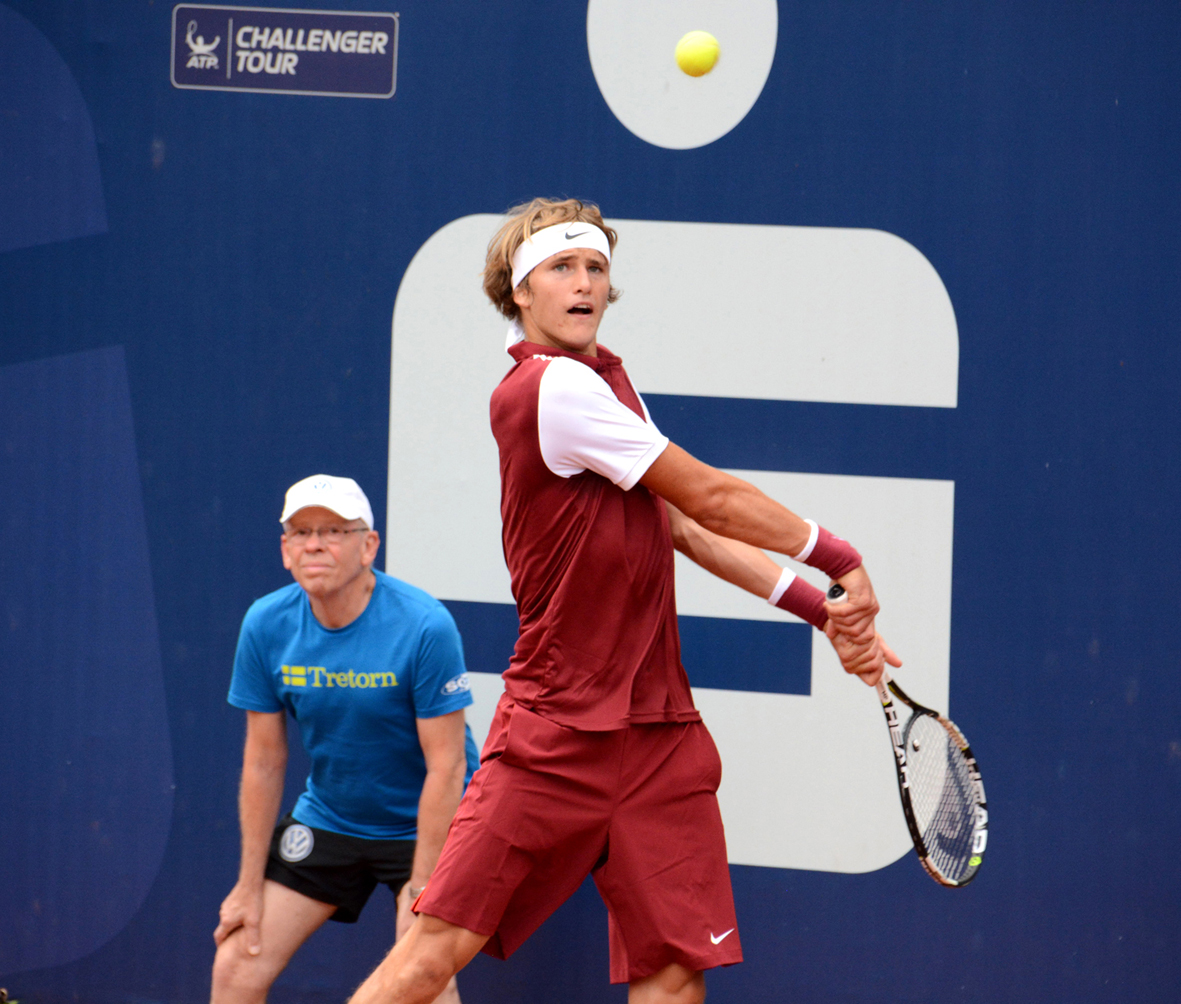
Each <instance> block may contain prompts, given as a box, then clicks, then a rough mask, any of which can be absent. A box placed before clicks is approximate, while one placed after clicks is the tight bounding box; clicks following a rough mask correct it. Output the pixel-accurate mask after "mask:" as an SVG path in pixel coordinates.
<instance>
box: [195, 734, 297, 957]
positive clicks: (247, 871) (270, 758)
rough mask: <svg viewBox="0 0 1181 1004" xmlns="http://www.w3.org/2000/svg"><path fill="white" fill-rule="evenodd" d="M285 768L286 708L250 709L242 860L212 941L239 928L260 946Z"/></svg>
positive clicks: (253, 946) (241, 792)
mask: <svg viewBox="0 0 1181 1004" xmlns="http://www.w3.org/2000/svg"><path fill="white" fill-rule="evenodd" d="M286 771H287V717H286V712H283V711H276V712H260V711H247V712H246V746H245V749H244V750H243V753H242V783H241V786H240V788H239V789H238V818H239V822H240V825H241V828H242V858H241V861H240V863H239V865H238V882H237V884H236V885H235V886H234V888H233V889H231V890H230V894H229V895H228V896H227V897H226V898H225V900H224V901H223V902H222V905H221V910H220V914H219V921H220V923H218V925H217V929H216V930H215V931H214V932H213V940H214V941H215V942H216V943H217V944H219V945H220V944H221V943H222V942H223V941H225V939H226V938H227V937H229V935H230V934H232V933H233V932H234V931H236V930H237V929H238V928H239V927H241V928H243V929H244V930H243V934H244V936H245V938H246V949H247V951H248V952H249V953H250V954H251V955H257V954H258V953H259V952H260V951H261V950H262V945H261V942H260V939H259V924H260V923H261V921H262V888H263V881H264V880H265V878H266V867H267V855H268V853H269V851H270V846H271V834H272V833H273V832H274V829H275V821H276V820H277V819H278V818H279V806H280V803H281V802H282V800H283V778H284V775H285V773H286Z"/></svg>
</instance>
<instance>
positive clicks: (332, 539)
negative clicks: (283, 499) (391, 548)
mask: <svg viewBox="0 0 1181 1004" xmlns="http://www.w3.org/2000/svg"><path fill="white" fill-rule="evenodd" d="M368 532H369V527H367V526H354V527H347V528H346V527H343V526H324V527H317V528H315V529H308V528H307V527H302V526H301V527H298V528H297V529H295V530H289V531H288V532H287V539H288V540H289V541H291V543H293V544H296V545H297V546H299V547H305V546H306V545H307V543H308V541H310V540H311V539H312V534H313V533H314V534H315V535H316V536H317V537H319V538H320V542H321V543H322V544H327V545H328V546H329V547H335V546H337V545H338V544H340V543H341V542H342V541H343V540H344V539H345V537H347V536H348V535H349V534H350V533H368Z"/></svg>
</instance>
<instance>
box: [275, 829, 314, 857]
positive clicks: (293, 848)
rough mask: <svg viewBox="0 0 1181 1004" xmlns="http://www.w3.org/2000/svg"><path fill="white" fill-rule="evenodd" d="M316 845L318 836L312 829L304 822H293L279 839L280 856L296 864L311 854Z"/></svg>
mask: <svg viewBox="0 0 1181 1004" xmlns="http://www.w3.org/2000/svg"><path fill="white" fill-rule="evenodd" d="M315 846H316V838H315V836H314V834H313V833H312V831H311V830H310V829H309V828H308V827H306V826H304V825H303V823H292V824H291V825H290V826H289V827H287V829H285V830H284V831H283V836H282V837H281V838H280V840H279V857H281V858H282V859H283V860H284V861H290V862H292V863H293V864H294V863H295V862H296V861H302V860H303V859H304V858H306V857H307V856H308V855H309V854H311V853H312V848H313V847H315Z"/></svg>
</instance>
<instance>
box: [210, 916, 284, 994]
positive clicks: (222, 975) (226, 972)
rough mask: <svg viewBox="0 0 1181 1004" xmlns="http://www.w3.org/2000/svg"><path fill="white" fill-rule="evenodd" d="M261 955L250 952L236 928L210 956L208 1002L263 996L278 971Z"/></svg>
mask: <svg viewBox="0 0 1181 1004" xmlns="http://www.w3.org/2000/svg"><path fill="white" fill-rule="evenodd" d="M272 969H273V967H272V966H271V965H269V964H268V963H267V962H266V961H264V960H263V958H262V957H260V956H258V955H250V954H248V953H247V951H246V946H245V943H244V941H243V939H242V935H241V932H240V931H235V932H234V933H233V934H231V935H230V936H229V937H228V938H226V940H225V941H223V942H222V943H221V944H220V945H219V946H218V948H217V954H216V955H215V956H214V957H213V998H212V1004H237V1002H239V1001H250V1000H256V999H262V998H265V996H266V992H267V991H268V990H269V989H270V988H271V984H272V983H273V982H274V981H275V977H276V976H277V975H278V973H275V972H272Z"/></svg>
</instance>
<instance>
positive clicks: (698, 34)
mask: <svg viewBox="0 0 1181 1004" xmlns="http://www.w3.org/2000/svg"><path fill="white" fill-rule="evenodd" d="M720 51H721V50H720V49H719V48H718V40H717V39H716V38H714V37H713V35H711V34H710V33H709V32H708V31H691V32H689V34H687V35H686V36H685V37H684V38H682V39H681V40H680V41H679V42H678V43H677V51H676V56H677V66H679V67H680V68H681V69H682V70H683V71H684V72H685V73H687V74H689V76H691V77H703V76H705V75H706V74H707V73H709V71H710V70H712V69H713V68H714V65H715V64H716V63H717V61H718V53H719V52H720Z"/></svg>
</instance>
